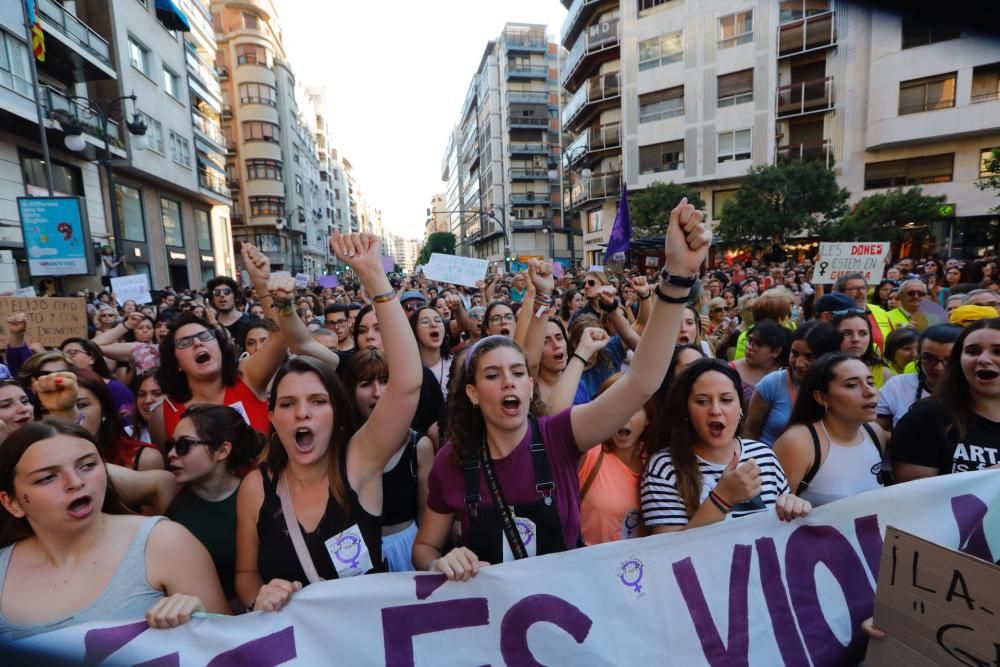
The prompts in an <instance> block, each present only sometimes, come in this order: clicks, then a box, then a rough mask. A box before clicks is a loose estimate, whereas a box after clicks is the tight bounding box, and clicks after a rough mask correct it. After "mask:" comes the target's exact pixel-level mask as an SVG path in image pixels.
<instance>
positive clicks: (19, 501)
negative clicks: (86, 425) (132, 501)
mask: <svg viewBox="0 0 1000 667" xmlns="http://www.w3.org/2000/svg"><path fill="white" fill-rule="evenodd" d="M56 379H58V378H56V377H50V378H44V379H43V380H42V382H43V383H52V384H53V385H54V383H55V380H56ZM0 505H2V507H3V509H2V510H0V527H2V528H0V535H2V541H0V547H2V548H0V610H2V611H0V640H6V641H9V640H13V639H21V638H25V637H30V636H32V635H35V634H39V633H42V632H49V631H52V630H57V629H60V628H64V627H68V626H71V625H77V624H83V623H90V622H94V621H132V620H134V619H136V618H141V617H145V619H146V622H147V623H148V624H149V625H150V626H151V627H153V628H168V627H174V626H177V625H181V624H183V623H186V622H187V621H188V620H189V619H190V618H191V615H192V614H193V613H194V612H196V611H207V612H211V613H216V614H227V613H229V607H228V605H227V604H226V599H225V596H224V595H223V593H222V588H221V587H220V586H219V583H218V581H217V580H216V577H215V576H214V571H213V568H212V560H211V558H209V555H208V553H207V552H206V551H205V548H204V547H203V546H202V545H201V544H200V543H199V542H198V540H196V539H195V538H194V537H192V535H191V534H190V533H189V532H188V531H187V530H185V529H184V527H183V526H180V525H178V524H176V523H173V522H170V521H165V520H164V519H163V517H143V516H134V515H133V516H128V515H127V514H128V513H127V510H126V509H125V508H124V507H123V506H122V505H121V503H120V501H119V500H118V497H117V495H116V494H115V490H114V487H113V486H112V485H111V484H109V483H108V474H107V470H106V468H105V464H104V460H103V459H102V457H101V451H100V448H99V447H98V445H97V442H96V441H95V439H94V436H93V435H91V434H90V433H88V432H87V431H86V430H85V429H83V428H81V427H79V426H76V425H74V424H69V423H65V422H60V421H52V422H42V423H36V424H29V425H27V426H25V427H24V428H22V429H20V430H19V431H18V432H17V433H15V434H13V435H12V436H11V437H9V438H8V439H7V440H6V441H5V442H4V444H3V446H2V447H0ZM40 591H45V594H44V595H40V594H39V592H40Z"/></svg>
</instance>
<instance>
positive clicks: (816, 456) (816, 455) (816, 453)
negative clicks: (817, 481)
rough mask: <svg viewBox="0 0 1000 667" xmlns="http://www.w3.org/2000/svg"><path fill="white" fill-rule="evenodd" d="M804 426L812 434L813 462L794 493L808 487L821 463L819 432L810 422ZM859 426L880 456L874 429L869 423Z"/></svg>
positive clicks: (798, 493) (880, 451) (880, 448)
mask: <svg viewBox="0 0 1000 667" xmlns="http://www.w3.org/2000/svg"><path fill="white" fill-rule="evenodd" d="M806 428H808V429H809V435H811V436H812V441H813V462H812V465H811V466H809V471H808V472H806V475H805V477H803V478H802V481H801V482H799V488H798V489H796V490H795V494H796V495H802V492H803V491H805V490H806V489H808V488H809V482H811V481H812V480H813V477H815V476H816V473H818V472H819V467H820V464H821V463H822V461H821V460H820V459H821V458H822V457H823V450H822V449H821V448H820V445H819V433H817V432H816V427H815V426H813V425H812V424H806ZM861 428H863V429H865V431H866V432H867V433H868V436H869V437H870V438H871V439H872V443H873V444H874V445H875V449H877V450H878V453H879V457H881V455H882V447H880V446H879V439H878V434H876V433H875V429H874V428H872V425H871V424H862V425H861Z"/></svg>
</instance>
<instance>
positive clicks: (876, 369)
mask: <svg viewBox="0 0 1000 667" xmlns="http://www.w3.org/2000/svg"><path fill="white" fill-rule="evenodd" d="M833 326H834V327H836V328H837V333H838V334H840V351H841V352H844V353H845V354H850V355H851V356H854V357H857V358H858V359H860V360H861V361H863V362H865V365H866V366H868V368H869V369H870V370H871V372H872V377H874V378H875V386H876V387H877V388H880V389H881V388H882V385H884V384H885V383H886V381H887V380H888V379H889V378H891V377H892V376H893V372H892V369H890V368H889V365H888V364H887V363H886V362H885V360H884V359H883V358H882V355H880V354H879V353H878V350H876V349H875V341H874V340H873V339H872V324H871V321H870V320H869V319H868V316H867V315H866V314H865V311H863V310H854V309H852V310H848V311H846V312H841V311H836V312H834V313H833Z"/></svg>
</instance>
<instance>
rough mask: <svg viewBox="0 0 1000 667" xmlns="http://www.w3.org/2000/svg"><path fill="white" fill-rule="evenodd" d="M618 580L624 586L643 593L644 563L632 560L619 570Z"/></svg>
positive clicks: (623, 564)
mask: <svg viewBox="0 0 1000 667" xmlns="http://www.w3.org/2000/svg"><path fill="white" fill-rule="evenodd" d="M618 579H619V581H621V582H622V585H624V586H630V587H631V588H632V590H634V591H635V592H636V593H641V592H642V585H641V584H642V561H641V560H639V559H638V558H632V559H629V560H627V561H625V562H624V563H622V564H621V567H620V568H618Z"/></svg>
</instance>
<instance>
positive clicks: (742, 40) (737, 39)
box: [719, 9, 753, 49]
mask: <svg viewBox="0 0 1000 667" xmlns="http://www.w3.org/2000/svg"><path fill="white" fill-rule="evenodd" d="M752 39H753V10H752V9H748V10H746V11H745V12H737V13H736V14H729V15H728V16H720V17H719V48H720V49H728V48H729V47H731V46H738V45H740V44H748V43H749V42H750V40H752Z"/></svg>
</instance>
